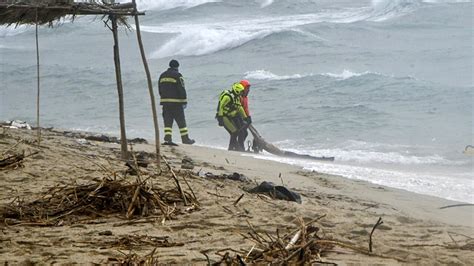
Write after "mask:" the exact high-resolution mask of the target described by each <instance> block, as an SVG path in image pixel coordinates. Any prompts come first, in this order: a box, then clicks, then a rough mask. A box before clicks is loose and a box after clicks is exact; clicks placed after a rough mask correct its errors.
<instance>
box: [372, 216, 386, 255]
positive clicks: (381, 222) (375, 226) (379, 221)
mask: <svg viewBox="0 0 474 266" xmlns="http://www.w3.org/2000/svg"><path fill="white" fill-rule="evenodd" d="M382 224H383V221H382V217H379V219H378V221H377V223H375V225H374V227H373V228H372V231H371V232H370V238H369V252H370V253H372V235H373V234H374V231H375V228H377V226H379V225H382Z"/></svg>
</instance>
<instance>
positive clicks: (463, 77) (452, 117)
mask: <svg viewBox="0 0 474 266" xmlns="http://www.w3.org/2000/svg"><path fill="white" fill-rule="evenodd" d="M138 4H139V9H140V10H143V11H145V12H146V15H145V16H143V17H141V27H142V35H143V41H144V45H145V49H146V51H147V56H148V59H149V64H150V69H151V71H152V76H153V80H154V87H155V93H156V95H157V94H158V93H157V78H158V76H159V74H160V73H161V72H162V71H164V70H165V69H166V68H167V64H168V62H169V60H170V59H172V58H175V59H177V60H179V61H180V64H181V67H180V71H181V72H182V74H183V75H184V77H185V81H186V88H187V92H188V98H189V104H188V106H187V109H186V116H187V121H188V128H189V131H190V135H191V137H192V138H195V139H196V142H197V145H203V146H210V147H214V148H221V149H225V148H226V146H227V143H228V134H227V133H226V132H225V131H224V129H223V128H220V127H218V126H217V122H216V120H215V119H214V115H215V108H216V105H217V99H218V95H219V93H220V92H221V91H222V90H224V89H227V88H229V87H230V85H231V84H232V83H233V82H236V81H239V80H240V79H244V78H245V79H248V80H249V81H250V82H251V83H252V87H251V92H250V109H251V114H252V118H253V122H254V126H255V127H256V128H257V129H258V130H259V131H260V133H261V134H262V135H263V136H264V137H265V139H267V140H268V141H271V142H273V143H274V144H276V145H278V146H279V147H281V148H283V149H287V150H290V151H295V152H300V153H305V154H311V155H317V156H334V157H335V158H336V160H335V162H334V163H328V162H316V161H307V160H295V159H284V158H279V157H275V156H272V155H269V154H260V155H253V154H245V156H255V157H258V158H264V159H267V160H277V161H281V162H285V163H290V164H294V165H299V166H302V167H304V168H306V169H309V170H315V171H319V172H325V173H330V174H338V175H342V176H345V177H347V178H351V179H360V180H365V181H369V182H372V183H376V184H380V185H385V186H390V187H395V188H399V189H404V190H408V191H413V192H416V193H421V194H428V195H433V196H437V197H442V198H447V199H453V200H458V201H462V202H469V203H473V202H474V196H473V195H474V193H473V187H474V185H473V178H474V170H473V165H474V162H473V160H474V159H473V158H474V157H473V156H467V155H465V154H463V150H464V149H465V147H466V146H467V145H473V144H474V140H473V128H474V126H473V124H474V118H473V103H474V99H473V92H474V90H473V87H474V85H473V60H474V57H473V3H472V1H447V0H446V1H443V0H431V1H428V0H427V1H421V0H392V1H388V0H372V1H363V0H360V1H352V0H351V1H349V0H299V1H298V0H297V1H295V0H274V1H271V0H267V1H265V0H263V1H257V0H253V1H251V0H239V1H234V0H222V1H218V0H214V1H212V0H178V1H167V0H155V1H152V0H149V1H145V0H142V1H140V0H138ZM130 23H131V25H132V29H131V30H128V31H127V30H122V31H121V32H120V49H121V50H120V52H121V57H122V58H121V60H122V74H123V81H124V90H125V111H126V117H125V120H126V124H127V136H128V137H143V138H147V139H150V140H153V137H154V133H153V122H152V117H151V108H150V99H149V94H148V89H147V85H146V76H145V72H144V70H143V66H142V64H141V57H140V53H139V49H138V45H137V40H136V35H135V32H134V30H133V26H134V25H133V21H130ZM112 46H113V39H112V34H111V32H110V30H109V29H108V28H107V27H105V26H104V23H103V22H102V20H101V18H100V17H98V18H85V17H78V18H76V20H75V21H74V22H70V21H69V20H65V21H62V22H60V23H58V24H55V25H54V27H52V28H49V27H40V29H39V47H40V60H41V66H40V67H41V68H40V71H41V88H42V89H41V107H40V109H41V121H42V126H44V127H48V126H53V127H59V128H67V129H76V130H87V131H93V132H101V133H108V134H113V135H118V134H119V118H118V100H117V90H116V83H115V72H114V65H113V52H112ZM157 99H158V96H157ZM160 114H161V110H160ZM35 117H36V51H35V29H34V27H28V26H19V27H1V28H0V120H13V119H19V120H24V121H27V122H28V123H30V124H32V125H34V124H35V121H36V118H35ZM160 125H161V127H162V119H161V116H160ZM161 134H163V132H161ZM178 138H179V134H178V130H177V128H176V126H175V129H174V139H178ZM178 142H179V141H178Z"/></svg>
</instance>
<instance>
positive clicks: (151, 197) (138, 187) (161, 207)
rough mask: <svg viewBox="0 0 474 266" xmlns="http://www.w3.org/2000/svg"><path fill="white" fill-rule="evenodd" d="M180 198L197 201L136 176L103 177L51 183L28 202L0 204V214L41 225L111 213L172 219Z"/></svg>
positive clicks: (15, 221) (12, 220) (14, 221)
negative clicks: (77, 182)
mask: <svg viewBox="0 0 474 266" xmlns="http://www.w3.org/2000/svg"><path fill="white" fill-rule="evenodd" d="M184 201H186V202H187V204H186V205H189V204H191V205H194V204H196V205H197V204H198V203H197V201H196V199H195V197H194V196H191V195H190V194H189V193H187V192H185V191H182V190H180V189H179V190H178V189H177V188H173V189H168V190H165V189H163V188H159V187H155V186H153V184H152V182H151V181H147V180H145V181H140V179H137V180H136V181H135V182H133V183H131V182H128V181H126V180H124V179H121V180H113V179H111V178H104V179H102V180H100V181H95V182H93V183H90V184H85V185H66V186H55V187H53V188H51V189H49V190H47V191H46V192H44V193H42V196H41V197H39V198H38V199H36V200H34V201H31V202H23V201H22V200H21V199H19V198H16V199H15V200H14V201H13V202H11V203H10V204H8V205H5V206H3V207H2V208H0V217H3V219H4V220H5V222H7V223H8V224H22V223H30V224H31V223H36V224H38V225H44V226H53V225H59V224H63V223H65V222H69V223H74V222H75V221H77V220H78V219H79V218H80V216H88V217H91V216H92V217H104V216H108V215H111V214H120V215H123V216H125V217H126V218H132V217H133V216H149V215H160V214H161V215H162V216H163V218H164V219H172V218H173V217H174V216H176V215H177V214H179V213H180V209H179V208H178V207H176V204H178V203H182V202H184ZM188 203H189V204H188ZM170 206H173V207H170ZM188 209H189V208H188ZM193 209H194V208H193Z"/></svg>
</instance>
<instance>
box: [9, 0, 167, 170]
mask: <svg viewBox="0 0 474 266" xmlns="http://www.w3.org/2000/svg"><path fill="white" fill-rule="evenodd" d="M131 1H132V2H130V3H115V0H101V1H99V0H88V1H86V0H84V1H77V2H75V1H74V0H0V25H7V26H11V25H14V26H18V25H22V24H32V25H36V51H37V88H38V90H37V91H38V93H37V95H38V96H37V128H38V147H39V146H40V145H39V144H40V142H41V133H40V132H41V129H40V126H39V124H40V123H39V121H40V120H39V117H40V111H39V106H40V101H39V99H40V64H39V48H38V47H39V46H38V26H39V25H45V24H47V25H49V26H52V25H53V22H55V21H60V20H61V19H63V18H64V19H71V20H74V18H75V17H76V16H79V15H96V16H102V18H103V20H104V21H105V22H106V25H107V26H108V28H109V29H110V30H111V31H112V33H113V39H114V47H113V49H114V63H115V72H116V80H117V91H118V98H119V115H120V136H121V149H122V158H123V159H127V158H128V157H129V155H128V151H127V138H126V134H125V115H124V108H123V102H124V101H123V88H122V75H121V68H120V54H119V40H118V31H117V27H118V24H121V25H125V26H127V27H129V25H128V23H127V17H130V16H132V17H134V18H135V28H136V33H137V39H138V43H139V47H140V53H141V55H142V59H143V65H144V68H145V72H146V75H147V81H148V89H149V93H150V99H151V105H152V111H153V123H154V126H155V141H156V152H157V161H158V166H159V165H160V163H159V162H160V149H159V144H160V141H159V132H158V121H157V115H156V107H155V100H154V94H153V86H152V82H151V77H150V71H149V69H148V64H147V62H146V58H145V52H144V48H143V44H142V40H141V34H140V24H139V20H138V16H139V15H144V14H145V13H143V12H138V11H137V6H136V1H135V0H131Z"/></svg>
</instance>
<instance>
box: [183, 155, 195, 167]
mask: <svg viewBox="0 0 474 266" xmlns="http://www.w3.org/2000/svg"><path fill="white" fill-rule="evenodd" d="M181 168H182V169H189V170H192V169H194V162H193V160H192V159H191V158H189V157H188V156H184V158H183V160H181Z"/></svg>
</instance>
